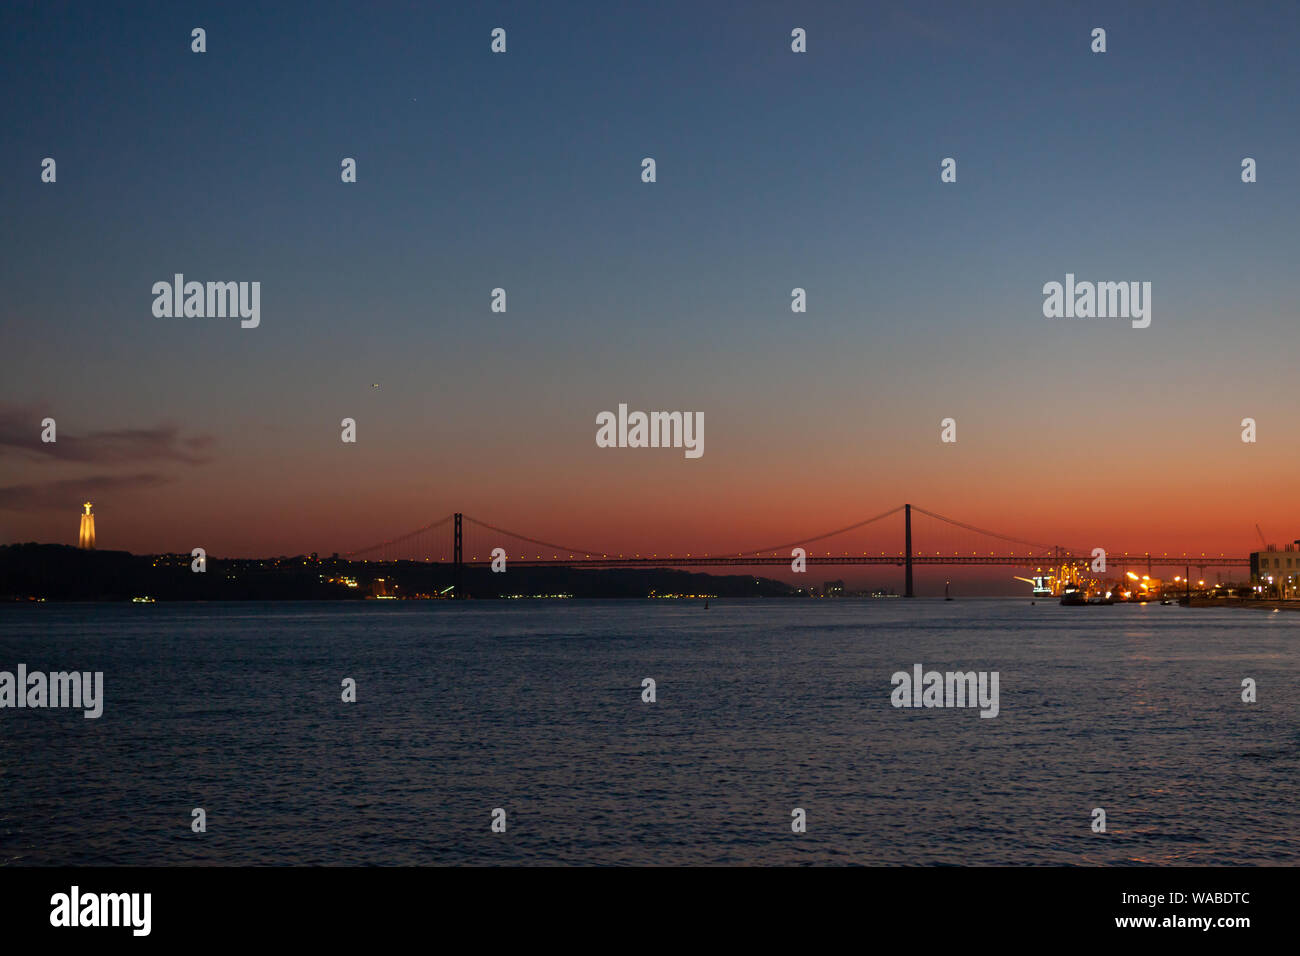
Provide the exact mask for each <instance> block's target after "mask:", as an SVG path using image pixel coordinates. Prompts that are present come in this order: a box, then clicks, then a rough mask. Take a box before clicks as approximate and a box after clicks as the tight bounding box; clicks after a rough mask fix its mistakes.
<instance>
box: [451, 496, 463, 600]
mask: <svg viewBox="0 0 1300 956" xmlns="http://www.w3.org/2000/svg"><path fill="white" fill-rule="evenodd" d="M462 517H464V516H463V515H462V514H461V513H460V512H459V511H457V512H456V538H455V545H454V547H453V551H452V567H451V583H452V585H453V586H454V588H455V596H456V598H457V600H459V599H460V598H463V597H464V596H465V592H464V591H463V590H461V586H462V583H463V581H464V575H463V574H462V573H461V572H462V571H464V569H465V538H464V532H463V529H462V527H461V518H462Z"/></svg>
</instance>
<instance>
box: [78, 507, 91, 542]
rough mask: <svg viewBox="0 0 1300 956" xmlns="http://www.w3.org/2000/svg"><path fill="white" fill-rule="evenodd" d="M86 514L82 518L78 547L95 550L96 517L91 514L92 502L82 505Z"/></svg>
mask: <svg viewBox="0 0 1300 956" xmlns="http://www.w3.org/2000/svg"><path fill="white" fill-rule="evenodd" d="M82 507H83V508H85V509H86V513H85V514H83V515H82V516H81V531H80V532H78V534H77V547H78V548H85V549H87V550H94V547H95V516H94V515H93V514H91V513H90V502H89V501H87V502H85V503H84V504H82Z"/></svg>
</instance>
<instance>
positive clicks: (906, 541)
mask: <svg viewBox="0 0 1300 956" xmlns="http://www.w3.org/2000/svg"><path fill="white" fill-rule="evenodd" d="M903 547H904V549H905V550H906V557H905V559H904V564H903V566H904V568H906V570H905V571H904V573H903V579H904V583H903V597H914V595H913V594H912V506H911V505H903Z"/></svg>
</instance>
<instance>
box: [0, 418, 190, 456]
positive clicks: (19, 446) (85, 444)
mask: <svg viewBox="0 0 1300 956" xmlns="http://www.w3.org/2000/svg"><path fill="white" fill-rule="evenodd" d="M45 417H46V416H45V415H43V414H41V413H40V412H39V411H37V410H36V409H34V408H33V407H31V406H16V405H7V406H0V454H4V453H6V452H19V453H25V454H27V455H30V456H33V457H36V458H40V459H56V460H60V461H72V462H91V463H95V464H101V465H110V464H129V463H133V462H143V461H175V462H182V463H184V464H188V465H202V464H206V463H207V462H209V461H211V456H210V455H208V454H207V451H208V450H209V449H210V448H211V447H212V446H213V444H214V440H213V438H212V437H211V436H210V435H193V436H185V435H183V434H182V433H181V428H180V426H179V425H175V424H170V423H162V424H159V425H156V426H154V427H152V428H122V429H111V430H105V431H89V432H76V431H72V430H68V429H65V428H62V427H60V428H58V430H57V435H56V437H57V439H58V440H57V441H53V442H45V441H42V440H41V420H42V419H43V418H45Z"/></svg>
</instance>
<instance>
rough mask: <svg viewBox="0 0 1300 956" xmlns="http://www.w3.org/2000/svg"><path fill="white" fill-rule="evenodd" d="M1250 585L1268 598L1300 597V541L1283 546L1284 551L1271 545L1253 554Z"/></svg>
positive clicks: (1251, 557) (1251, 556)
mask: <svg viewBox="0 0 1300 956" xmlns="http://www.w3.org/2000/svg"><path fill="white" fill-rule="evenodd" d="M1250 583H1251V584H1252V585H1254V586H1255V588H1256V589H1257V590H1258V591H1259V592H1260V593H1262V594H1264V595H1265V596H1266V597H1280V598H1295V597H1297V596H1300V541H1296V542H1294V543H1293V544H1288V545H1283V550H1282V551H1279V550H1277V547H1276V546H1275V545H1271V544H1270V545H1267V546H1266V547H1265V550H1263V551H1255V552H1252V553H1251V555H1250Z"/></svg>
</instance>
